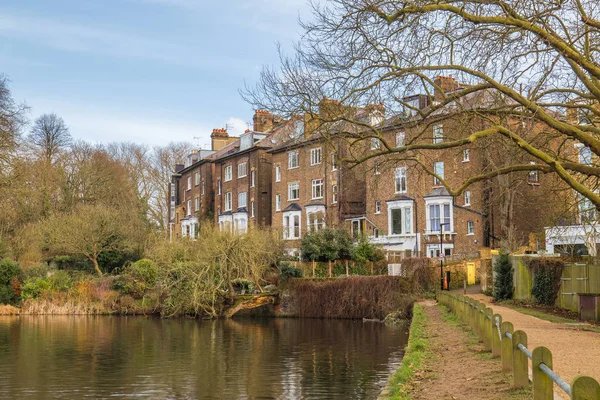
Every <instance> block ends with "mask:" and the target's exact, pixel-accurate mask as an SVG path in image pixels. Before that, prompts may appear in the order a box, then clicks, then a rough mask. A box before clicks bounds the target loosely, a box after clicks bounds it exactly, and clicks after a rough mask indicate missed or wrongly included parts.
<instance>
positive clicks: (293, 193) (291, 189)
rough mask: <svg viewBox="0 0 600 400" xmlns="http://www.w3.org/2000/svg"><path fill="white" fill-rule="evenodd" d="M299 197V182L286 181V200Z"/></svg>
mask: <svg viewBox="0 0 600 400" xmlns="http://www.w3.org/2000/svg"><path fill="white" fill-rule="evenodd" d="M298 199H300V184H299V183H298V182H294V183H288V200H298Z"/></svg>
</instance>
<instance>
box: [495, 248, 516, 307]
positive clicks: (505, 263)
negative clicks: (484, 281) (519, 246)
mask: <svg viewBox="0 0 600 400" xmlns="http://www.w3.org/2000/svg"><path fill="white" fill-rule="evenodd" d="M494 272H495V278H494V300H509V299H512V297H513V292H514V287H513V270H512V265H511V263H510V261H509V259H508V254H505V253H502V254H500V256H499V257H498V259H497V260H496V262H495V264H494Z"/></svg>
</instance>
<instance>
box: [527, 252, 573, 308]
mask: <svg viewBox="0 0 600 400" xmlns="http://www.w3.org/2000/svg"><path fill="white" fill-rule="evenodd" d="M525 264H526V265H527V267H528V268H529V269H530V270H531V272H532V273H533V286H532V288H531V294H532V295H533V297H534V298H535V300H536V302H537V303H539V304H544V305H547V306H551V305H554V303H555V302H556V297H557V296H558V292H559V290H560V278H561V277H562V273H563V269H564V267H565V265H564V263H563V262H562V261H560V260H557V259H539V258H533V259H526V260H525Z"/></svg>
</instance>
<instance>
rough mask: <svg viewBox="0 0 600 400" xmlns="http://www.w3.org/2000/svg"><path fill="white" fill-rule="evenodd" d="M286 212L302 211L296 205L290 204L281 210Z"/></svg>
mask: <svg viewBox="0 0 600 400" xmlns="http://www.w3.org/2000/svg"><path fill="white" fill-rule="evenodd" d="M287 211H302V207H300V206H299V205H298V203H292V204H290V205H289V206H287V207H286V208H284V209H283V212H287Z"/></svg>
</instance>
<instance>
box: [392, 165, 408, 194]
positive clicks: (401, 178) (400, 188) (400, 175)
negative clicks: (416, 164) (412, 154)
mask: <svg viewBox="0 0 600 400" xmlns="http://www.w3.org/2000/svg"><path fill="white" fill-rule="evenodd" d="M395 182H396V185H395V186H396V193H406V167H402V168H396V174H395Z"/></svg>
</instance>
